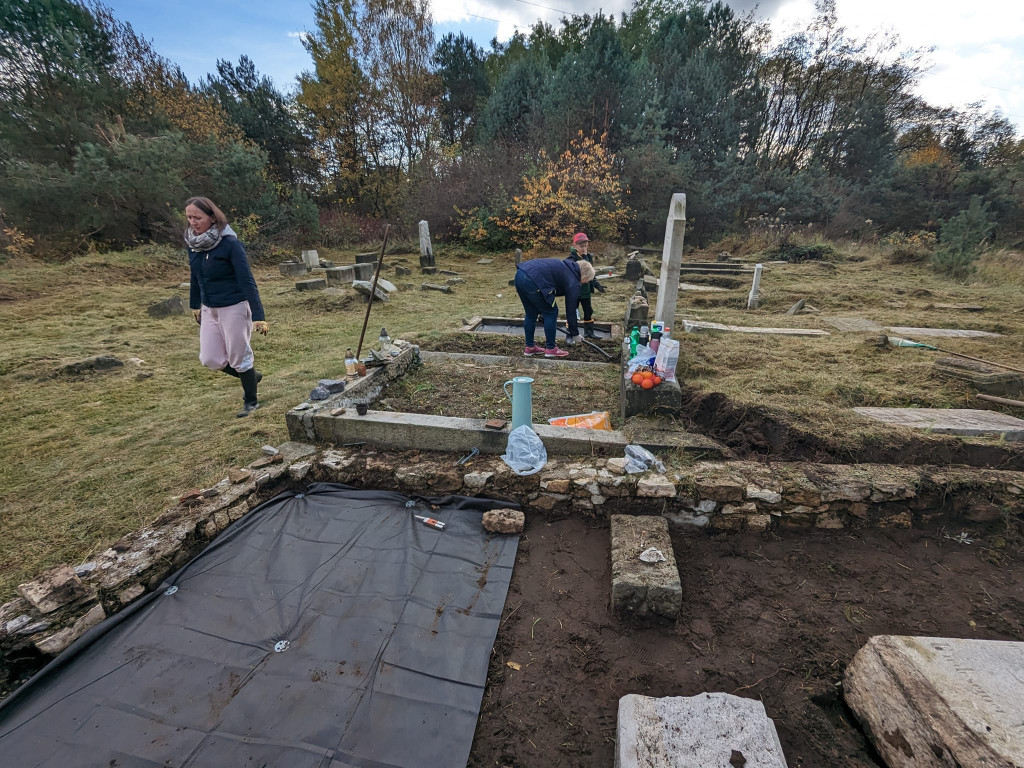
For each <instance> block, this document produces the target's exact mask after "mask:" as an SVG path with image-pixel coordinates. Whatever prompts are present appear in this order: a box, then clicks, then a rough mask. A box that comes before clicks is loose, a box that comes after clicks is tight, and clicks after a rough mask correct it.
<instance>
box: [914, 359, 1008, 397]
mask: <svg viewBox="0 0 1024 768" xmlns="http://www.w3.org/2000/svg"><path fill="white" fill-rule="evenodd" d="M933 365H934V367H935V372H936V373H937V374H939V375H940V376H947V377H949V378H951V379H959V380H960V381H964V382H967V383H968V384H970V385H971V386H972V387H974V388H975V389H977V390H978V391H979V392H982V393H984V394H986V395H999V396H1003V397H1014V396H1016V395H1019V394H1022V393H1024V375H1022V374H1019V373H1013V372H1012V371H1005V370H1003V369H1001V368H996V367H994V366H990V365H986V364H985V363H981V362H978V361H976V360H964V359H963V358H960V357H940V358H939V359H938V360H936V361H935V362H934V363H933Z"/></svg>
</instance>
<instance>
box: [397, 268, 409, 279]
mask: <svg viewBox="0 0 1024 768" xmlns="http://www.w3.org/2000/svg"><path fill="white" fill-rule="evenodd" d="M411 274H412V270H411V269H409V268H407V267H395V276H396V277H401V276H402V275H411Z"/></svg>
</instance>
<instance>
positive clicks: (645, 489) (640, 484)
mask: <svg viewBox="0 0 1024 768" xmlns="http://www.w3.org/2000/svg"><path fill="white" fill-rule="evenodd" d="M636 495H637V496H647V497H650V498H666V499H672V498H675V496H676V484H675V483H673V482H672V481H671V480H669V479H668V478H667V477H665V476H664V475H657V474H651V473H645V474H644V475H642V476H641V477H640V480H639V481H637V484H636Z"/></svg>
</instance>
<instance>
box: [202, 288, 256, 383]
mask: <svg viewBox="0 0 1024 768" xmlns="http://www.w3.org/2000/svg"><path fill="white" fill-rule="evenodd" d="M201 318H202V322H201V323H200V324H199V362H200V363H202V364H203V365H205V366H206V367H207V368H210V369H212V370H214V371H220V370H223V368H224V366H227V365H230V366H231V367H232V368H234V369H235V370H236V371H238V372H239V373H243V372H245V371H248V370H249V369H250V368H252V366H253V364H254V363H255V360H254V358H253V354H252V347H250V346H249V340H250V339H251V338H252V310H250V309H249V302H248V301H240V302H238V303H237V304H232V305H231V306H230V307H208V306H206V305H205V304H204V305H203V307H202V315H201Z"/></svg>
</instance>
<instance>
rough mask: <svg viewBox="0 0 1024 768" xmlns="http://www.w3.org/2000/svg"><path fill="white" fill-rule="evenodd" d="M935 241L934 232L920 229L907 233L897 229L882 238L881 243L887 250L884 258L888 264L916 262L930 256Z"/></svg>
mask: <svg viewBox="0 0 1024 768" xmlns="http://www.w3.org/2000/svg"><path fill="white" fill-rule="evenodd" d="M936 242H937V238H936V236H935V233H934V232H927V231H925V230H923V229H922V230H918V231H917V232H912V233H907V232H900V231H899V230H897V231H896V232H892V233H891V234H889V235H886V236H885V237H884V238H882V242H881V245H882V247H883V248H885V249H886V251H887V253H886V258H887V259H888V260H889V263H890V264H916V263H921V262H924V261H927V260H928V259H929V257H931V255H932V253H933V251H934V250H935V244H936Z"/></svg>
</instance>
